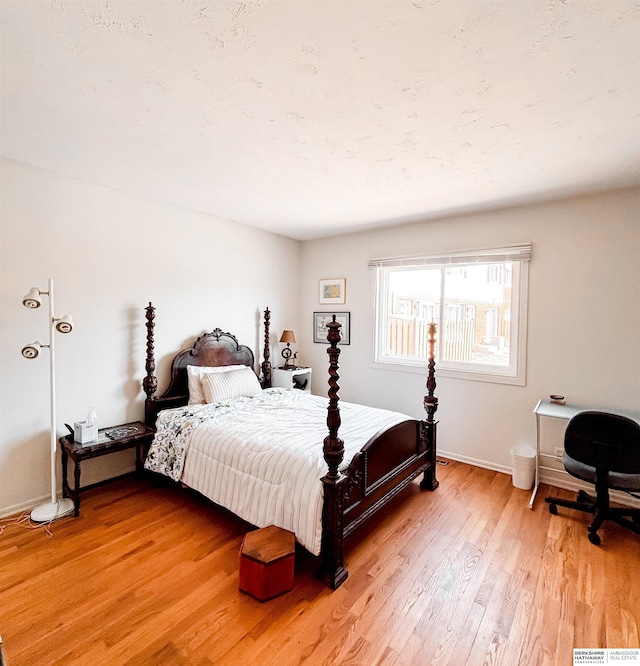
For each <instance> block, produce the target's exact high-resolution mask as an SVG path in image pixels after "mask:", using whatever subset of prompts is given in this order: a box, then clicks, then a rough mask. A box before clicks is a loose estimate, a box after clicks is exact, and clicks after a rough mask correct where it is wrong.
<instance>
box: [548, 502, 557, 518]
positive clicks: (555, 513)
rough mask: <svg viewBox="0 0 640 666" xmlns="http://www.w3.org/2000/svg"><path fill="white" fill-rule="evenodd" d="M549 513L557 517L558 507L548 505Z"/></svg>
mask: <svg viewBox="0 0 640 666" xmlns="http://www.w3.org/2000/svg"><path fill="white" fill-rule="evenodd" d="M549 513H551V514H553V515H554V516H557V515H558V507H557V506H556V505H555V504H549Z"/></svg>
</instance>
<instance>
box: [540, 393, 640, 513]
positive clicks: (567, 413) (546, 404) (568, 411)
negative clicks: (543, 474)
mask: <svg viewBox="0 0 640 666" xmlns="http://www.w3.org/2000/svg"><path fill="white" fill-rule="evenodd" d="M592 409H593V410H596V411H603V410H598V409H597V408H596V407H575V406H574V405H558V404H556V403H553V402H551V401H550V400H549V399H548V398H543V399H541V400H538V404H537V405H536V406H535V409H534V410H533V413H534V414H535V416H536V476H535V482H534V484H533V492H532V493H531V499H530V500H529V508H530V509H533V502H534V500H535V499H536V493H537V492H538V485H539V483H540V419H541V418H542V417H543V416H545V417H549V418H552V419H564V420H565V421H568V420H569V419H570V418H571V417H573V416H575V415H576V414H578V413H579V412H585V411H588V410H592ZM605 411H609V410H605ZM615 413H616V414H622V415H623V416H627V417H629V418H631V419H633V420H634V421H637V422H638V423H640V417H638V415H636V414H628V413H627V414H625V413H624V412H615Z"/></svg>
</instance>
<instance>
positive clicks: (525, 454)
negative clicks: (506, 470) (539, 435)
mask: <svg viewBox="0 0 640 666" xmlns="http://www.w3.org/2000/svg"><path fill="white" fill-rule="evenodd" d="M511 464H512V466H513V467H512V470H513V472H512V479H513V485H514V486H515V487H516V488H521V489H522V490H531V488H532V486H533V482H534V480H535V477H536V450H535V449H534V448H532V447H531V446H527V445H526V444H518V445H517V446H514V447H513V448H512V449H511Z"/></svg>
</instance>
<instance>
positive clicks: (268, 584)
mask: <svg viewBox="0 0 640 666" xmlns="http://www.w3.org/2000/svg"><path fill="white" fill-rule="evenodd" d="M295 545H296V539H295V536H294V534H293V532H289V531H288V530H283V529H282V528H281V527H276V526H275V525H269V527H263V528H261V529H259V530H254V531H253V532H249V533H248V534H246V535H245V537H244V539H243V540H242V547H241V548H240V590H241V591H242V592H246V593H247V594H250V595H251V596H252V597H255V598H256V599H258V600H260V601H267V600H269V599H273V598H274V597H277V596H278V595H279V594H283V593H284V592H288V591H289V590H291V589H292V588H293V568H294V553H295Z"/></svg>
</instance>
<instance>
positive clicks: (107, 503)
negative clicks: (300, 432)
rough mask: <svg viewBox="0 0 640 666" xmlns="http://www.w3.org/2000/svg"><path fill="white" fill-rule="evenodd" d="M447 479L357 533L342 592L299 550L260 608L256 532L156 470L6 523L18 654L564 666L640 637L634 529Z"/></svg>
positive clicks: (111, 660) (453, 474)
mask: <svg viewBox="0 0 640 666" xmlns="http://www.w3.org/2000/svg"><path fill="white" fill-rule="evenodd" d="M438 475H439V480H440V487H439V488H438V489H437V490H436V491H435V492H433V493H430V492H423V491H421V490H420V489H419V488H418V485H417V484H412V485H411V487H409V488H408V489H407V490H406V492H404V493H403V494H402V495H401V496H400V497H398V498H397V499H396V500H395V501H394V502H393V504H392V506H390V507H389V508H388V509H386V510H385V511H383V512H382V513H381V514H380V515H379V516H378V517H377V518H376V520H374V521H373V522H372V523H371V524H370V525H367V526H365V527H364V528H363V529H362V530H361V531H358V532H356V533H355V534H353V535H352V536H350V537H349V538H348V539H347V541H346V549H345V560H346V565H347V567H348V569H349V578H348V579H347V581H346V582H345V584H344V585H343V586H342V587H341V588H339V589H338V590H336V591H333V592H332V591H330V590H328V589H327V588H326V587H324V586H323V585H322V584H321V583H320V582H319V581H318V580H317V578H316V576H315V573H316V568H317V560H316V558H313V557H312V556H311V555H309V554H308V553H306V551H303V550H302V549H297V550H296V571H295V585H294V588H293V590H292V591H291V592H289V593H287V594H284V595H282V596H280V597H277V598H276V599H273V600H271V601H269V602H265V603H261V602H259V601H256V600H255V599H253V598H252V597H250V596H248V595H246V594H244V593H242V592H240V591H239V589H238V553H239V549H240V544H241V541H242V538H243V536H244V534H245V533H246V532H247V531H248V530H249V529H252V528H251V526H250V525H247V524H246V523H244V522H243V521H242V520H239V519H238V518H236V517H235V516H233V515H231V514H229V513H228V512H226V511H224V510H223V509H221V508H220V507H216V506H214V505H212V504H211V503H210V502H208V501H206V500H205V499H204V498H202V497H200V496H199V495H197V494H196V493H193V492H191V491H188V490H186V489H182V488H180V487H178V486H174V485H173V484H167V483H163V482H160V481H159V480H157V479H154V478H152V477H145V478H141V479H136V478H128V479H123V480H120V481H117V482H115V483H112V484H108V485H104V486H100V487H98V488H95V489H92V490H90V491H87V492H86V493H85V494H84V495H83V503H82V512H81V515H80V517H79V518H66V519H63V520H60V521H58V522H57V523H54V524H53V525H52V526H51V536H48V535H47V534H46V533H45V532H44V530H43V529H42V528H39V529H36V530H25V529H22V528H20V527H16V526H13V525H9V526H8V527H7V528H6V529H4V530H3V531H2V530H0V634H1V635H2V636H3V641H4V651H5V655H6V659H7V662H8V664H10V665H11V666H14V665H16V666H17V665H20V664H29V666H38V665H40V664H41V665H42V666H51V665H52V664H56V665H60V666H76V665H78V666H80V665H82V666H86V664H89V663H90V664H91V665H92V666H102V665H103V664H104V665H105V666H125V665H130V666H146V665H149V666H151V665H153V666H158V665H159V664H169V665H171V666H176V665H178V666H179V665H182V664H185V665H186V664H188V665H189V666H210V665H211V664H216V665H217V666H219V665H222V666H225V665H227V664H229V665H233V666H235V665H236V664H239V663H243V664H245V663H246V664H249V665H251V664H254V663H255V664H260V665H261V666H262V665H263V664H267V665H268V664H276V663H277V664H287V665H288V664H312V665H314V666H315V665H316V664H357V665H358V666H360V665H361V664H366V665H367V666H369V664H371V665H374V664H380V665H384V666H405V665H406V666H409V665H410V666H414V665H415V664H420V665H421V666H422V665H423V664H432V665H434V666H461V665H464V664H483V663H487V664H495V665H498V666H502V665H504V666H513V664H518V666H526V665H527V664H529V665H531V666H543V665H545V664H549V665H553V666H556V665H557V666H560V665H561V664H562V665H565V664H568V663H571V655H572V650H573V648H574V647H583V648H584V647H612V648H613V647H616V648H624V647H632V648H639V647H640V643H639V641H640V605H639V604H638V602H637V600H638V599H639V598H640V577H638V575H637V572H638V570H640V539H638V537H637V535H633V534H632V533H630V532H629V531H627V530H624V529H622V528H620V527H619V526H616V525H605V526H604V527H603V528H602V529H601V536H602V545H601V546H599V547H598V546H594V545H593V544H591V543H589V541H588V539H587V535H586V525H587V524H588V520H589V518H588V516H583V515H581V514H578V513H577V512H573V511H569V510H563V511H560V512H559V515H557V516H551V515H550V514H549V511H548V506H547V505H545V504H544V502H543V501H542V499H538V501H537V502H536V505H535V507H534V510H533V511H531V510H530V509H529V508H528V498H529V493H528V492H527V491H523V490H519V489H516V488H514V487H513V485H512V483H511V479H510V477H509V476H507V475H504V474H499V473H496V472H491V471H489V470H484V469H480V468H476V467H471V466H468V465H464V464H462V463H456V462H449V464H448V465H447V466H442V467H441V466H439V467H438ZM546 490H547V489H546V488H545V487H544V486H543V487H541V489H540V491H539V494H540V497H544V494H545V492H546ZM554 494H556V495H558V496H563V495H564V496H567V497H569V496H570V493H567V492H566V491H557V492H555V491H554ZM7 522H8V521H1V522H0V525H2V524H7Z"/></svg>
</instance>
